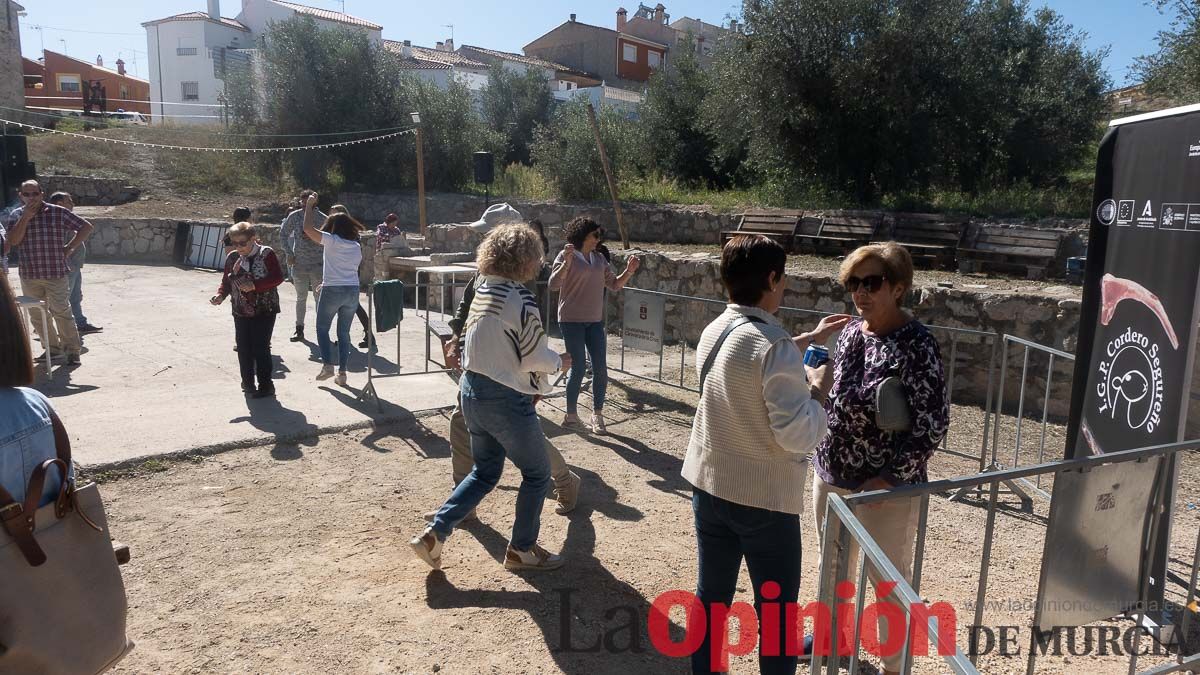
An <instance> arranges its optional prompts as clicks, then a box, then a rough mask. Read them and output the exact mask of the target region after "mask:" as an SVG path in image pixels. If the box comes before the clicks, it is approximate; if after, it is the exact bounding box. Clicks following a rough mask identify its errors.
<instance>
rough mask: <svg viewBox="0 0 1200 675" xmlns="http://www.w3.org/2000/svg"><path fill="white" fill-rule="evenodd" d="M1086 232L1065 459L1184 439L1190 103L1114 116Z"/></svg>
mask: <svg viewBox="0 0 1200 675" xmlns="http://www.w3.org/2000/svg"><path fill="white" fill-rule="evenodd" d="M1090 233H1091V236H1090V239H1089V244H1088V260H1087V272H1086V276H1085V282H1084V289H1083V305H1082V315H1081V317H1080V325H1079V344H1078V349H1077V351H1076V361H1075V378H1074V384H1073V391H1072V396H1071V415H1070V422H1069V424H1068V428H1067V445H1066V452H1065V456H1066V458H1068V459H1070V458H1072V457H1081V456H1085V455H1089V454H1098V453H1104V452H1116V451H1120V450H1129V449H1133V448H1142V447H1146V446H1150V445H1158V444H1163V443H1173V442H1175V441H1179V440H1182V439H1183V431H1184V425H1185V423H1186V421H1187V411H1188V399H1189V393H1190V391H1191V374H1192V359H1193V358H1194V354H1193V353H1192V352H1193V351H1194V345H1195V344H1196V323H1197V318H1198V309H1200V308H1198V307H1197V302H1198V301H1200V109H1197V110H1193V109H1192V108H1187V109H1178V110H1175V111H1166V112H1164V113H1158V114H1153V115H1146V116H1141V117H1135V118H1129V119H1127V120H1121V121H1118V122H1114V123H1113V125H1112V127H1111V128H1110V130H1109V132H1108V134H1107V135H1106V136H1105V138H1104V140H1103V141H1102V142H1101V146H1100V153H1099V158H1098V160H1097V165H1096V188H1095V197H1094V199H1093V208H1092V223H1091V230H1090Z"/></svg>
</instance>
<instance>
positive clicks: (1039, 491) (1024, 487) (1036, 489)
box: [980, 334, 1075, 507]
mask: <svg viewBox="0 0 1200 675" xmlns="http://www.w3.org/2000/svg"><path fill="white" fill-rule="evenodd" d="M1013 345H1016V346H1018V347H1021V348H1022V357H1021V380H1020V386H1019V388H1018V394H1017V416H1016V419H1015V422H1014V431H1013V455H1012V464H1009V465H1004V464H1002V463H1001V460H1002V458H1001V457H1000V450H1001V449H1000V445H1001V433H1000V431H1001V430H1000V420H1001V418H1002V417H1003V412H1004V391H1005V384H1006V380H1007V377H1008V370H1009V367H1008V357H1009V352H1010V351H1011V348H1012V346H1013ZM1000 350H1001V358H1000V384H999V388H998V390H997V392H996V409H995V411H994V417H993V428H992V442H991V445H990V454H991V456H990V459H989V460H988V463H987V465H986V466H982V465H981V467H980V470H981V471H998V470H1000V469H1005V468H1013V467H1018V466H1020V465H1021V443H1022V440H1023V436H1022V433H1023V431H1024V421H1025V401H1026V398H1027V396H1026V391H1027V390H1028V384H1029V357H1030V354H1031V353H1034V354H1043V355H1045V356H1046V358H1047V365H1046V386H1045V391H1044V393H1043V395H1042V420H1041V423H1040V425H1039V427H1040V435H1041V439H1040V441H1039V444H1038V455H1037V463H1038V464H1041V463H1042V462H1043V461H1044V460H1045V455H1046V432H1047V430H1048V429H1049V425H1050V395H1051V389H1052V385H1053V381H1054V363H1055V360H1056V359H1062V360H1064V361H1071V362H1074V361H1075V355H1074V354H1069V353H1067V352H1064V351H1062V350H1059V349H1054V348H1053V347H1047V346H1045V345H1040V344H1037V343H1036V342H1031V341H1029V340H1026V339H1024V338H1019V337H1016V336H1014V335H1007V334H1006V335H1004V338H1003V343H1002V345H1001V348H1000ZM989 388H990V387H989ZM989 395H990V392H989ZM985 434H986V430H985ZM1006 485H1007V487H1008V491H1009V492H1011V493H1012V494H1015V495H1017V496H1018V497H1019V498H1020V499H1021V502H1022V504H1023V505H1025V506H1026V507H1028V506H1029V504H1030V503H1031V501H1032V499H1031V497H1030V495H1033V496H1037V497H1040V498H1042V499H1049V498H1050V493H1049V492H1048V491H1047V490H1046V489H1045V488H1043V487H1042V475H1041V474H1037V476H1036V478H1035V480H1033V481H1030V480H1027V479H1024V478H1019V479H1014V480H1012V481H1009V482H1007V483H1006Z"/></svg>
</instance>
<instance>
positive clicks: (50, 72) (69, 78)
mask: <svg viewBox="0 0 1200 675" xmlns="http://www.w3.org/2000/svg"><path fill="white" fill-rule="evenodd" d="M42 55H43V56H42V59H41V61H33V60H31V59H22V62H21V63H22V70H23V72H24V75H25V106H26V107H27V108H32V109H34V110H35V111H36V110H37V109H38V108H59V109H69V110H83V107H84V90H85V89H88V90H89V91H100V90H102V91H103V92H104V97H105V99H106V100H107V103H106V107H105V110H106V111H107V112H115V111H116V110H117V109H118V108H119V109H121V110H126V111H131V112H140V113H142V114H144V115H149V114H150V81H149V80H143V79H141V78H137V77H133V76H132V75H129V74H128V73H126V72H125V62H124V61H122V60H120V59H117V62H116V64H114V65H116V70H112V69H110V68H106V67H104V61H103V59H102V58H101V57H99V56H97V57H96V63H90V62H88V61H84V60H83V59H77V58H75V57H73V56H67V55H66V54H60V53H58V52H52V51H50V50H48V49H47V50H44V51H43V52H42ZM38 84H41V87H38V86H37V85H38Z"/></svg>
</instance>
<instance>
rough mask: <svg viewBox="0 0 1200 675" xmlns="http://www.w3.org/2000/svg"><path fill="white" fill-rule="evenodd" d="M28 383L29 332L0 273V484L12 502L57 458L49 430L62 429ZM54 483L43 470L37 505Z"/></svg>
mask: <svg viewBox="0 0 1200 675" xmlns="http://www.w3.org/2000/svg"><path fill="white" fill-rule="evenodd" d="M31 384H33V353H32V351H31V350H30V348H29V336H28V335H27V334H26V332H25V322H24V321H22V320H21V315H20V314H19V312H18V310H17V302H16V298H15V296H14V295H13V291H12V288H11V287H10V286H9V285H8V279H7V278H5V277H4V276H2V275H0V487H3V488H4V489H5V490H7V491H8V493H9V494H10V495H11V496H12V498H13V499H14V500H16V501H17V502H23V501H24V500H25V489H26V486H27V484H28V482H29V476H30V474H31V473H33V470H34V469H35V468H36V467H37V466H38V465H39V464H41V463H42V462H44V461H46V460H48V459H54V458H55V457H57V456H58V452H57V449H56V447H55V444H54V428H55V427H56V426H57V427H60V428H61V427H62V422H60V421H59V419H58V416H57V415H56V414H55V413H54V408H53V407H52V406H51V405H50V401H48V400H46V397H45V396H43V395H42V394H41V393H40V392H38V391H35V390H33V389H30V388H29V385H31ZM59 483H60V478H59V475H58V472H57V471H51V472H49V473H47V474H46V485H45V488H43V492H42V499H41V501H40V502H39V504H40V505H43V506H44V505H46V504H48V503H50V502H51V501H53V500H54V497H55V495H57V494H58V488H59Z"/></svg>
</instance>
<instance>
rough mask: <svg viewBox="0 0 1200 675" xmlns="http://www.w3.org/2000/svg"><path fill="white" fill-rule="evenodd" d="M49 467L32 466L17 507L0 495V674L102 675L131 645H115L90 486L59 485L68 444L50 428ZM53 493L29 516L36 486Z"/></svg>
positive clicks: (116, 597) (106, 541)
mask: <svg viewBox="0 0 1200 675" xmlns="http://www.w3.org/2000/svg"><path fill="white" fill-rule="evenodd" d="M53 422H54V436H55V441H56V444H57V445H58V459H50V460H46V461H45V462H43V463H42V464H41V465H40V466H38V467H37V468H36V469H35V470H34V472H33V475H32V477H31V478H30V480H29V486H28V490H27V491H26V493H25V503H24V504H19V503H17V502H16V501H15V500H13V499H12V495H10V494H9V493H8V491H7V490H5V489H4V488H3V487H0V524H2V525H3V527H2V528H0V673H3V674H7V673H20V674H21V675H40V674H43V673H45V674H47V675H49V674H51V673H53V674H54V675H60V674H62V675H67V674H75V673H78V674H80V675H91V674H93V673H102V672H104V671H106V670H108V669H109V668H111V667H113V666H114V665H115V664H116V663H117V662H118V661H120V660H121V658H122V657H124V656H125V655H126V654H127V653H129V650H130V649H132V648H133V643H132V642H130V641H129V639H128V638H127V637H126V635H125V613H126V607H127V606H126V600H125V585H124V583H123V582H122V581H121V571H120V570H119V569H118V567H117V556H116V555H114V550H113V544H112V541H111V539H110V538H109V535H108V520H107V519H106V518H105V515H104V503H103V502H102V500H101V498H100V491H99V489H98V488H97V486H96V484H95V483H89V484H87V485H85V486H83V487H80V488H76V487H75V486H74V485H73V484H72V483H71V482H69V481H68V480H67V476H68V470H67V467H68V466H70V461H71V447H70V441H69V440H68V439H67V435H66V431H65V430H64V429H63V428H62V424H61V423H60V422H59V421H58V419H57V418H54V419H53ZM55 471H57V472H58V473H59V475H60V476H61V477H62V486H61V488H60V489H59V492H58V497H57V498H56V499H55V500H54V502H53V503H50V504H47V505H46V506H43V507H41V508H38V507H37V504H38V502H39V501H40V499H41V496H42V488H43V487H44V486H45V483H46V479H47V477H48V476H49V475H51V474H52V473H53V472H55Z"/></svg>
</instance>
